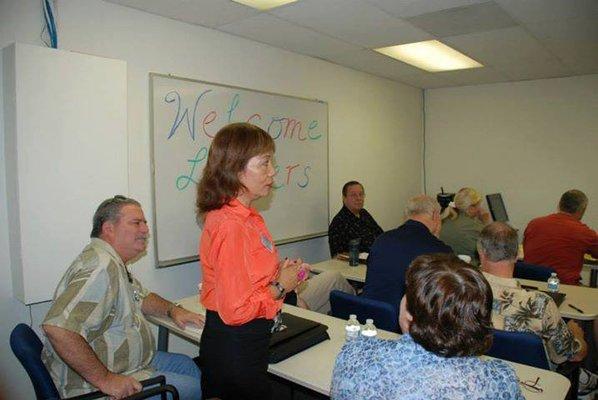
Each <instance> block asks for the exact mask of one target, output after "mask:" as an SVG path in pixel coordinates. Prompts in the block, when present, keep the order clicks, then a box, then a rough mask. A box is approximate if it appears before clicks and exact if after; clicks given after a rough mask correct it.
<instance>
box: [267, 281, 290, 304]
mask: <svg viewBox="0 0 598 400" xmlns="http://www.w3.org/2000/svg"><path fill="white" fill-rule="evenodd" d="M270 285H272V286H274V287H275V288H276V290H278V296H276V300H280V299H282V298H283V297H284V294H285V292H286V290H285V288H284V286H282V285H281V284H280V282H270Z"/></svg>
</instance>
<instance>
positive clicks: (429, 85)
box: [398, 72, 458, 89]
mask: <svg viewBox="0 0 598 400" xmlns="http://www.w3.org/2000/svg"><path fill="white" fill-rule="evenodd" d="M398 80H399V81H401V82H403V83H406V84H407V85H411V86H415V87H418V88H422V89H436V88H442V87H451V86H458V85H457V84H456V83H455V82H453V81H451V80H449V79H448V78H447V77H441V76H439V75H437V74H432V73H429V72H427V73H421V74H417V75H406V76H401V77H400V78H399V79H398Z"/></svg>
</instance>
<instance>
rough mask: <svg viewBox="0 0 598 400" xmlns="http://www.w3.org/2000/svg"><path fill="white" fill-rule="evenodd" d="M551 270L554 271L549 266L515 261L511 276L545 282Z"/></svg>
mask: <svg viewBox="0 0 598 400" xmlns="http://www.w3.org/2000/svg"><path fill="white" fill-rule="evenodd" d="M553 272H556V271H555V270H554V269H552V268H550V267H545V266H543V265H535V264H528V263H525V262H523V261H517V262H516V263H515V270H514V271H513V277H514V278H518V279H530V280H533V281H541V282H546V281H547V280H548V278H550V274H552V273H553Z"/></svg>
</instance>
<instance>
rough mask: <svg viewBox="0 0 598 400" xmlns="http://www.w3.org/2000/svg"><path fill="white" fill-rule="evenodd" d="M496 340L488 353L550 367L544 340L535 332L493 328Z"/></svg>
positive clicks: (535, 365)
mask: <svg viewBox="0 0 598 400" xmlns="http://www.w3.org/2000/svg"><path fill="white" fill-rule="evenodd" d="M493 336H494V340H493V342H492V347H491V348H490V350H488V352H487V353H486V355H489V356H491V357H495V358H500V359H502V360H508V361H513V362H516V363H519V364H526V365H531V366H532V367H536V368H542V369H550V364H549V363H548V357H547V356H546V350H545V349H544V342H543V341H542V338H541V337H540V336H538V335H536V334H535V333H530V332H509V331H503V330H499V329H493Z"/></svg>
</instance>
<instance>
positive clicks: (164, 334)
mask: <svg viewBox="0 0 598 400" xmlns="http://www.w3.org/2000/svg"><path fill="white" fill-rule="evenodd" d="M158 351H168V328H166V327H164V326H161V325H160V326H158Z"/></svg>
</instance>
